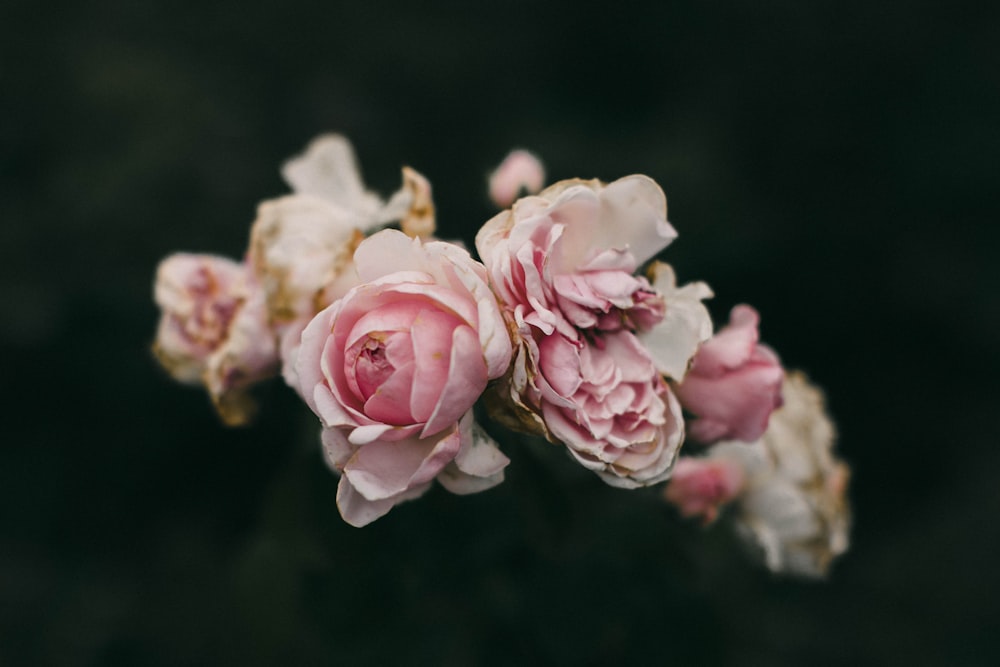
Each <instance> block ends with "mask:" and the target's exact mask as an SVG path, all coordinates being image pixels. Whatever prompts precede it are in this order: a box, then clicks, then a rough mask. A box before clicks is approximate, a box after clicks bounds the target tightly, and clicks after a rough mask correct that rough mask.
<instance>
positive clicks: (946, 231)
mask: <svg viewBox="0 0 1000 667" xmlns="http://www.w3.org/2000/svg"><path fill="white" fill-rule="evenodd" d="M998 7H1000V5H997V4H996V3H987V2H981V3H978V4H963V3H936V2H920V1H915V2H908V3H896V2H891V1H889V0H874V1H865V2H852V1H849V2H837V3H833V2H791V1H765V2H742V1H739V0H720V1H719V2H646V3H631V2H624V1H623V2H617V3H610V2H600V3H592V2H586V1H583V2H574V3H566V4H551V5H550V4H542V3H534V2H491V3H452V6H450V7H447V8H446V7H443V6H428V5H425V4H424V3H415V2H385V3H381V2H361V1H358V2H353V3H343V2H336V1H330V0H326V1H323V2H308V1H292V0H286V1H284V2H272V1H269V0H254V1H252V2H236V1H228V2H225V1H224V2H211V3H204V2H163V1H162V0H136V1H133V2H113V1H110V0H104V1H101V0H96V1H93V2H88V3H76V2H65V1H64V2H60V1H58V0H56V1H52V2H47V3H36V2H27V1H25V0H5V2H3V4H2V5H0V306H2V307H0V348H2V366H0V378H2V379H0V382H2V383H3V385H2V388H3V402H2V406H3V407H2V414H3V420H2V422H0V424H2V426H0V434H2V436H0V438H2V439H0V448H2V449H0V664H3V665H200V664H204V665H232V664H241V665H258V664H259V665H268V664H338V665H354V664H357V665H388V664H420V665H509V664H527V665H534V664H540V665H548V664H551V665H605V664H671V665H804V664H808V665H843V664H850V665H995V664H1000V638H998V637H1000V635H998V634H997V628H998V627H1000V603H998V595H1000V568H998V567H997V563H998V562H1000V521H998V517H1000V483H998V482H997V479H998V476H997V475H998V473H997V471H998V470H1000V447H998V435H1000V429H998V426H997V415H998V407H1000V401H998V398H1000V390H998V382H997V377H998V375H997V373H998V370H1000V368H998V367H1000V364H998V354H997V341H998V340H1000V300H998V297H997V294H998V292H1000V278H998V272H997V270H996V264H997V261H998V259H1000V255H998V250H1000V244H998V233H997V223H998V213H1000V206H998V199H997V191H998V188H997V185H998V182H997V181H998V178H997V176H998V169H997V164H998V155H1000V51H998V48H997V35H998V34H1000V16H998V13H1000V12H998ZM329 130H336V131H340V132H343V133H345V134H347V135H348V136H349V137H351V139H352V140H353V141H354V143H355V145H356V148H357V151H358V153H359V156H360V160H361V163H362V168H363V171H364V174H365V177H366V180H367V182H368V183H369V185H370V186H371V187H373V188H375V189H376V190H379V191H381V192H382V193H383V194H388V193H389V192H391V191H392V190H394V189H395V188H396V187H397V185H398V182H399V172H398V170H399V167H400V166H401V165H403V164H409V165H412V166H414V167H415V168H417V169H419V170H420V171H421V172H423V173H424V174H426V175H427V176H428V177H429V178H430V179H431V181H432V183H433V184H434V187H435V195H436V203H437V206H438V212H439V225H440V229H441V230H442V234H443V235H444V236H447V237H453V238H464V239H465V240H466V241H471V239H472V236H473V235H474V233H475V230H476V229H477V228H478V226H479V225H480V224H481V223H482V222H483V221H485V220H486V219H487V218H488V217H490V216H491V215H492V214H493V210H492V209H491V207H490V205H489V202H488V200H487V198H486V194H485V176H486V174H487V173H488V172H489V170H490V169H491V168H492V167H493V166H495V165H496V164H497V163H498V162H499V161H500V159H501V158H502V157H503V156H504V155H505V153H506V152H507V151H508V150H509V149H511V148H513V147H526V148H530V149H532V150H534V151H536V152H537V153H538V154H539V155H541V156H542V157H543V158H544V160H545V162H546V163H547V166H548V168H549V174H550V176H551V178H552V179H558V178H566V177H572V176H581V177H600V178H604V179H613V178H616V177H618V176H622V175H625V174H628V173H634V172H642V173H646V174H649V175H651V176H653V177H654V178H655V179H656V180H657V181H659V182H660V183H661V184H663V187H664V189H665V190H666V192H667V195H668V198H669V201H670V219H671V221H672V222H673V223H674V225H675V227H676V228H677V229H678V230H679V232H680V238H679V239H678V240H677V241H676V242H675V243H674V244H673V245H672V246H671V247H670V248H668V249H667V251H666V252H665V253H664V255H663V258H664V259H666V260H667V261H669V262H671V263H673V264H674V265H675V267H676V268H677V270H678V273H679V275H680V277H681V279H682V280H693V279H702V280H706V281H707V282H709V283H710V284H711V285H712V286H713V288H714V289H715V292H716V295H717V296H716V298H715V299H714V301H713V302H712V311H713V314H714V315H715V316H716V317H717V318H722V319H724V318H725V315H726V313H727V312H728V310H729V308H730V307H731V306H732V305H734V304H736V303H739V302H749V303H752V304H754V305H755V306H756V307H757V308H758V309H759V310H760V312H761V313H762V317H763V322H762V328H763V337H764V339H765V340H766V341H767V342H769V343H770V344H772V345H773V346H774V347H775V348H776V349H777V350H778V351H779V352H780V353H781V355H782V357H783V359H784V361H785V362H786V364H787V365H788V366H790V367H798V368H803V369H805V370H806V371H807V372H808V373H809V374H810V375H811V376H812V378H813V379H814V380H815V381H816V382H818V383H819V384H821V385H822V386H824V387H825V388H826V390H827V392H828V395H829V404H830V407H831V409H832V411H833V413H834V414H835V416H836V418H837V420H838V423H839V431H840V434H841V441H840V451H841V453H842V455H843V456H844V457H845V458H846V459H848V460H849V461H850V463H851V464H852V465H853V467H854V471H855V475H854V478H853V486H852V489H851V496H852V500H853V503H854V507H855V512H856V521H855V525H854V530H853V549H852V551H851V552H850V553H849V554H848V555H847V556H845V557H844V558H843V559H841V560H840V561H839V562H838V563H837V564H836V566H835V568H834V570H833V573H832V576H831V577H830V579H829V581H827V582H826V583H822V584H816V583H809V582H797V581H788V580H782V579H779V578H775V577H773V576H771V575H769V574H767V573H766V572H764V571H762V570H761V569H759V568H757V567H756V566H754V564H753V563H752V562H751V561H750V560H748V559H747V558H746V557H745V554H744V553H743V552H742V551H741V550H740V549H739V547H738V545H737V543H736V541H735V540H734V539H733V538H732V537H731V536H730V535H728V533H727V531H725V530H722V529H715V530H708V531H706V530H702V529H701V528H700V527H698V526H695V525H691V524H689V523H686V522H683V521H680V520H679V519H678V518H677V517H676V515H675V514H674V513H673V512H672V511H671V510H670V508H668V507H666V506H664V505H663V504H662V503H661V502H660V500H659V498H658V495H657V492H656V491H652V490H651V491H646V492H641V491H640V492H634V493H627V492H623V491H619V490H615V489H611V488H609V487H606V486H605V485H603V483H601V482H600V480H599V479H597V478H596V477H595V476H593V475H591V474H589V473H587V472H586V471H583V470H582V469H579V468H578V467H576V466H574V465H573V464H572V463H571V462H570V461H569V460H568V459H567V458H566V457H565V455H564V454H563V453H562V452H560V451H559V450H557V449H556V448H553V447H542V446H538V444H537V443H530V442H527V441H523V440H520V439H518V438H516V437H511V436H509V435H504V434H502V433H501V434H499V435H501V437H502V439H503V442H504V446H505V448H506V450H507V452H508V454H509V455H510V457H511V459H513V463H512V465H511V466H510V468H509V470H508V479H507V483H506V484H504V485H502V486H501V487H499V488H497V489H494V490H492V491H490V492H488V493H485V494H481V495H479V496H473V497H466V498H456V497H452V496H450V495H449V494H447V493H446V492H444V491H443V490H441V489H435V490H433V491H432V492H431V493H429V494H428V496H426V497H425V498H424V499H422V500H420V501H419V502H414V503H410V504H407V505H404V506H400V507H398V508H396V509H395V510H394V511H393V512H392V513H391V514H389V515H388V516H387V517H385V518H383V519H381V520H380V521H378V522H377V523H375V524H373V525H371V526H369V527H367V528H365V529H362V530H358V529H353V528H350V527H349V526H347V525H346V524H344V523H343V522H342V521H341V520H340V518H339V517H338V515H337V512H336V508H335V506H334V495H335V487H336V480H335V478H334V477H333V476H332V475H331V474H330V473H329V472H328V471H327V470H326V468H325V467H324V465H323V464H322V462H321V458H320V455H319V452H318V447H317V445H316V432H315V431H316V423H315V421H314V419H313V417H312V416H311V414H309V413H308V411H307V410H306V409H305V408H304V406H301V405H300V404H298V402H297V400H296V399H295V398H294V397H293V395H292V393H291V392H290V391H289V390H287V389H286V388H285V387H283V386H281V385H280V383H277V382H276V383H273V384H271V385H268V386H266V387H264V388H263V389H262V390H261V392H260V393H259V396H260V398H261V400H262V401H263V403H264V407H263V410H262V412H261V414H260V417H259V420H258V421H257V423H256V425H254V426H253V427H252V428H249V429H245V430H235V431H234V430H227V429H225V428H223V427H222V426H221V425H220V424H219V423H218V422H217V420H216V419H215V417H214V415H213V414H212V412H211V409H210V407H209V404H208V401H207V399H206V398H205V397H204V396H203V394H202V393H201V392H199V391H197V390H193V389H188V388H183V387H180V386H177V385H175V384H173V383H172V382H171V381H170V380H169V379H168V378H167V377H166V376H165V374H164V373H163V372H161V371H160V370H159V369H158V367H157V366H156V365H155V363H154V361H153V359H152V357H151V354H150V352H149V344H150V343H151V341H152V337H153V332H154V328H155V324H156V319H157V312H156V309H155V307H154V306H153V303H152V300H151V285H152V277H153V272H154V269H155V266H156V263H157V262H158V261H159V259H160V258H161V257H163V256H164V255H166V254H168V253H170V252H173V251H176V250H190V251H199V252H213V253H220V254H227V255H231V256H239V255H240V254H241V253H242V252H243V249H244V247H245V244H246V240H247V234H248V230H249V225H250V223H251V221H252V220H253V217H254V211H255V208H256V205H257V202H258V201H260V200H262V199H265V198H269V197H273V196H276V195H279V194H282V193H284V192H285V191H286V186H285V185H284V184H283V183H282V182H281V180H280V178H279V175H278V165H279V164H280V163H281V161H282V160H283V159H285V158H287V157H288V156H290V155H293V154H295V153H298V152H299V151H300V150H301V149H302V148H303V147H304V146H305V144H306V142H307V141H308V140H309V139H310V138H311V137H313V136H314V135H316V134H318V133H320V132H323V131H329Z"/></svg>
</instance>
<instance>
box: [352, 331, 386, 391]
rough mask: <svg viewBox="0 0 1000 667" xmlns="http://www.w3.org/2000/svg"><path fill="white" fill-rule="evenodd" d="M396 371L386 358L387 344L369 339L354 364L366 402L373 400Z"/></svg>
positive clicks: (359, 387) (359, 386)
mask: <svg viewBox="0 0 1000 667" xmlns="http://www.w3.org/2000/svg"><path fill="white" fill-rule="evenodd" d="M395 370H396V368H395V367H394V366H393V365H392V363H391V362H390V361H389V359H388V358H387V357H386V353H385V343H384V342H383V341H380V340H377V339H376V338H373V337H372V338H369V339H368V340H367V341H366V342H365V344H364V347H363V348H362V349H361V351H360V353H359V354H358V357H357V360H356V361H355V363H354V372H355V377H356V378H357V381H358V389H360V390H361V394H362V396H363V397H364V400H368V399H369V398H371V396H372V394H374V393H375V392H376V391H377V390H378V388H379V387H381V386H382V384H383V383H385V381H386V380H388V379H389V377H390V376H391V375H392V373H393V371H395Z"/></svg>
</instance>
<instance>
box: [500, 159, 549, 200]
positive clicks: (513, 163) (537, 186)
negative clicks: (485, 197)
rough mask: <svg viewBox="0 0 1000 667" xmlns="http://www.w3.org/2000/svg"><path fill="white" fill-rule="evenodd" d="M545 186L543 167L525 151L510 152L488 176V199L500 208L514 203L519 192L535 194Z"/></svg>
mask: <svg viewBox="0 0 1000 667" xmlns="http://www.w3.org/2000/svg"><path fill="white" fill-rule="evenodd" d="M544 185H545V167H543V166H542V163H541V161H540V160H539V159H538V158H537V157H535V156H534V155H533V154H531V153H529V152H528V151H525V150H516V151H511V153H510V155H508V156H507V157H506V158H504V161H503V162H501V163H500V166H499V167H497V169H496V171H494V172H493V173H492V174H491V175H490V199H492V200H493V203H494V204H496V205H497V206H499V207H500V208H507V207H509V206H510V205H511V204H513V203H514V200H515V199H517V197H518V195H519V194H520V193H521V190H522V189H524V190H527V191H528V193H529V194H535V193H536V192H538V191H539V190H541V189H542V186H544Z"/></svg>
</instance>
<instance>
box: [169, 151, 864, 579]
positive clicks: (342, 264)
mask: <svg viewBox="0 0 1000 667" xmlns="http://www.w3.org/2000/svg"><path fill="white" fill-rule="evenodd" d="M282 175H283V176H284V178H285V180H286V181H287V183H288V184H289V186H290V187H291V189H292V191H293V193H292V194H290V195H287V196H283V197H280V198H278V199H274V200H270V201H265V202H263V203H262V204H261V205H260V207H259V209H258V213H257V218H256V220H255V221H254V223H253V225H252V227H251V230H250V240H249V247H248V249H247V252H246V255H245V258H244V259H243V261H241V262H237V261H233V260H230V259H226V258H222V257H214V256H210V255H193V254H177V255H173V256H170V257H168V258H167V259H165V260H164V261H163V262H162V263H161V265H160V267H159V270H158V272H157V279H156V286H155V297H156V301H157V304H158V305H159V306H160V308H161V309H162V313H163V314H162V319H161V322H160V326H159V330H158V332H157V339H156V342H155V344H154V351H155V352H156V355H157V357H158V359H159V360H160V362H161V363H162V364H163V366H164V367H165V368H166V369H167V370H168V372H170V374H171V375H172V376H173V377H174V378H176V379H177V380H179V381H182V382H188V383H195V384H201V385H203V386H204V387H205V389H206V390H207V391H208V393H209V395H210V396H211V398H212V401H213V404H214V405H215V407H216V409H217V410H218V412H219V415H220V416H221V417H222V419H223V420H224V421H225V422H226V423H227V424H231V425H238V424H243V423H245V422H246V421H247V420H248V419H249V417H250V416H251V413H252V409H253V407H254V406H253V402H252V400H251V398H250V388H251V387H252V385H254V384H255V383H257V382H260V381H263V380H265V379H268V378H270V377H272V376H276V375H278V374H279V373H280V375H281V377H282V378H283V379H284V381H285V382H286V383H287V384H288V385H289V386H290V387H291V388H292V389H294V390H295V391H296V392H297V393H298V395H299V396H300V397H301V398H302V400H303V401H304V403H305V404H306V405H307V406H308V407H309V408H310V409H311V410H312V412H313V413H315V415H316V417H318V419H319V422H320V426H321V441H322V446H323V452H324V455H325V458H326V461H327V463H328V464H329V465H330V467H331V468H332V469H333V470H334V471H335V472H336V473H337V474H338V475H339V478H340V481H339V487H338V492H337V504H338V508H339V509H340V513H341V515H342V516H343V518H344V520H346V521H347V522H348V523H350V524H352V525H355V526H363V525H365V524H367V523H370V522H371V521H374V520H375V519H377V518H379V517H381V516H383V515H384V514H386V513H387V512H389V511H390V510H391V509H392V507H394V506H395V505H396V504H398V503H400V502H402V501H405V500H409V499H413V498H416V497H418V496H420V495H422V494H423V493H424V492H426V491H427V490H428V489H429V488H430V487H431V486H432V485H433V483H434V482H435V481H437V482H439V483H440V484H441V486H443V487H444V488H445V489H447V490H448V491H451V492H453V493H457V494H467V493H475V492H478V491H482V490H485V489H488V488H490V487H492V486H495V485H496V484H499V483H500V482H502V481H503V476H504V469H505V468H506V466H507V465H508V464H509V463H510V460H509V459H508V458H507V456H506V455H505V454H504V453H503V452H501V450H500V447H499V445H498V444H497V442H496V441H495V440H494V439H493V438H492V437H491V436H490V435H489V434H487V432H486V431H485V430H484V429H483V428H482V427H481V426H480V425H479V424H477V423H476V421H475V412H474V408H475V406H477V405H480V406H481V407H482V411H483V412H485V413H486V414H488V415H489V416H490V418H491V419H492V420H493V421H494V422H496V423H497V424H498V425H502V426H505V427H507V428H509V429H512V430H515V431H520V432H525V433H530V434H535V435H540V436H543V437H544V438H546V439H547V440H549V441H550V442H552V443H555V444H557V445H560V446H562V447H565V448H566V451H567V452H568V454H569V455H570V457H571V458H572V459H573V460H574V461H576V462H577V463H579V464H580V465H582V466H584V467H585V468H587V469H589V470H592V471H593V472H594V473H596V475H598V476H599V477H600V478H601V479H602V480H604V481H605V482H606V483H608V484H610V485H612V486H615V487H619V488H624V489H634V488H639V487H647V486H651V485H654V484H658V483H661V482H664V481H667V480H670V479H671V477H672V480H671V481H670V483H669V485H668V486H667V487H666V491H665V497H666V499H667V500H668V501H669V502H670V503H673V504H674V505H676V506H677V507H678V508H679V509H680V511H681V513H682V514H684V515H685V516H698V517H701V518H703V519H705V520H707V521H711V520H714V518H715V517H716V515H717V514H718V513H719V508H720V507H721V506H722V505H724V504H726V503H729V502H732V503H734V504H737V505H738V506H739V507H740V513H739V516H738V517H737V525H738V527H739V530H740V531H741V532H742V533H743V534H746V535H747V538H748V540H750V541H752V542H753V543H754V544H757V545H758V546H759V547H760V548H761V549H762V550H763V552H764V553H765V556H766V562H767V564H768V565H769V566H770V567H771V568H772V569H788V570H791V571H796V572H814V571H818V570H822V569H823V568H824V567H825V563H826V562H827V561H828V560H829V557H830V556H832V555H835V554H836V553H839V552H840V551H842V550H843V548H844V547H845V546H846V526H847V518H846V517H847V515H846V509H845V508H846V505H845V502H844V487H845V485H846V479H847V476H846V472H845V471H846V469H845V468H843V466H842V465H841V464H836V463H833V459H832V458H831V457H832V455H831V454H830V447H831V444H832V430H831V429H829V428H827V429H826V431H823V428H822V427H821V426H816V424H818V423H822V424H828V421H827V422H824V421H823V419H824V418H823V417H821V416H817V415H818V414H821V407H819V408H818V409H819V411H820V412H819V413H818V412H817V406H818V405H819V403H817V400H818V399H816V398H815V396H816V394H815V392H813V393H812V394H810V393H809V391H812V390H809V389H803V387H805V386H806V385H804V384H803V382H804V381H803V380H801V378H799V376H797V375H789V374H787V373H786V371H785V370H784V369H783V368H782V366H781V363H780V361H779V358H778V356H777V355H776V354H775V353H774V352H773V351H772V350H771V349H770V348H768V347H767V346H765V345H763V344H761V343H760V342H759V319H760V318H759V316H758V314H757V312H756V311H755V310H754V309H753V308H751V307H750V306H746V305H741V306H737V307H735V308H734V309H733V310H732V313H731V314H730V320H729V324H728V325H727V326H725V327H723V328H721V329H720V330H718V331H714V329H713V325H712V320H711V317H710V315H709V312H708V310H707V308H706V306H705V304H704V301H705V300H706V299H708V298H710V297H712V296H713V295H712V291H711V290H710V289H709V287H708V286H707V285H706V284H705V283H703V282H691V283H687V284H683V285H679V284H678V282H677V279H676V275H675V273H674V271H673V269H672V268H671V267H670V266H669V265H668V264H666V263H664V262H661V261H658V260H657V259H656V257H657V256H658V255H659V254H660V253H661V251H663V250H664V249H665V248H666V247H667V246H668V245H669V244H670V243H671V242H672V241H673V240H674V239H675V238H677V231H676V230H675V229H674V227H673V226H672V225H671V224H670V223H669V222H668V221H667V200H666V197H665V195H664V193H663V190H662V189H661V188H660V186H659V185H658V184H657V183H656V182H655V181H653V180H652V179H651V178H649V177H647V176H642V175H632V176H625V177H624V178H620V179H618V180H615V181H613V182H610V183H603V182H600V181H597V180H589V181H588V180H580V179H569V180H563V181H558V182H556V183H553V184H552V185H549V186H548V187H544V182H545V173H544V170H543V168H542V165H541V163H540V162H539V160H538V159H537V158H536V157H535V156H534V155H532V154H531V153H528V152H527V151H515V152H513V153H511V155H510V156H508V158H507V159H506V160H504V162H503V163H502V164H501V165H500V167H498V168H497V170H496V171H495V172H494V173H493V174H492V175H491V176H490V179H489V193H490V197H491V199H492V200H493V201H494V203H496V204H497V206H499V207H500V208H502V209H504V210H502V211H501V212H500V213H498V214H497V215H496V216H494V217H493V218H492V219H490V220H489V221H487V222H486V223H485V224H483V225H482V227H481V228H480V230H479V232H478V234H477V235H476V238H475V250H476V252H477V253H478V257H479V260H477V259H475V258H474V257H473V256H472V255H471V254H470V252H469V251H468V250H467V249H466V248H465V247H464V246H463V245H462V244H461V243H460V242H446V241H443V240H440V239H437V238H436V237H435V236H434V232H435V229H436V227H435V209H434V204H433V200H432V196H431V188H430V184H429V182H428V181H427V179H425V178H424V177H423V176H422V175H420V174H419V173H417V172H416V171H414V170H412V169H410V168H408V167H404V168H403V183H402V186H401V187H400V189H399V190H398V191H397V192H396V193H395V194H393V195H392V196H391V197H390V198H389V199H388V200H385V201H384V200H382V199H381V198H380V197H379V196H378V195H376V194H375V193H372V192H370V191H368V190H367V189H366V188H365V186H364V184H363V182H362V180H361V177H360V174H359V171H358V168H357V164H356V160H355V157H354V153H353V150H352V149H351V146H350V144H349V143H348V142H347V140H346V139H344V138H343V137H341V136H338V135H326V136H322V137H319V138H318V139H316V140H315V141H313V142H312V143H311V144H310V145H309V146H308V147H307V149H306V151H305V152H304V153H303V154H302V155H301V156H298V157H296V158H293V159H291V160H289V161H288V162H287V163H286V164H285V165H284V166H283V168H282ZM521 195H523V196H521ZM782 405H784V407H782ZM779 408H780V409H779ZM776 410H777V411H776ZM772 413H773V414H772ZM686 437H687V438H688V439H689V440H690V441H691V442H693V443H694V445H693V446H692V447H693V448H694V449H695V452H694V453H695V454H696V455H697V456H684V457H682V458H680V460H678V459H679V454H680V452H681V448H682V445H684V442H685V438H686ZM699 447H700V448H701V449H700V450H698V449H697V448H699ZM796 448H799V449H802V448H805V450H807V451H808V452H809V454H808V455H806V454H802V453H795V452H797V451H798V450H797V449H796ZM687 451H688V450H687V448H686V449H685V452H687ZM810 457H812V458H810ZM786 459H787V461H786ZM806 459H808V460H809V461H810V462H811V465H812V467H811V468H810V467H809V466H807V465H806V464H805V463H803V461H805V460H806ZM796 466H798V467H796ZM806 468H808V470H806ZM793 469H794V470H793ZM817 480H818V481H817ZM824 494H825V495H824ZM820 496H822V498H820ZM782 511H785V512H791V513H794V514H795V517H794V519H788V518H787V517H785V515H781V516H778V515H779V514H780V513H781V512H782ZM793 524H794V525H793ZM820 545H823V546H820ZM824 548H825V551H824ZM821 552H822V553H821ZM824 554H825V555H824ZM810 559H811V560H810ZM810 565H811V566H812V568H811V569H810Z"/></svg>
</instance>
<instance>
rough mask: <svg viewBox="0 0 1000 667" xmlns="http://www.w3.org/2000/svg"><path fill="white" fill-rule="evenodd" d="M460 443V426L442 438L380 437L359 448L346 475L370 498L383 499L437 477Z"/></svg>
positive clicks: (356, 487)
mask: <svg viewBox="0 0 1000 667" xmlns="http://www.w3.org/2000/svg"><path fill="white" fill-rule="evenodd" d="M460 447H461V438H460V436H459V433H458V429H453V430H452V431H451V432H449V433H446V434H445V435H443V436H442V437H439V438H425V439H423V440H419V439H416V438H410V439H407V440H400V441H398V442H386V441H384V440H376V441H374V442H369V443H368V444H366V445H365V446H364V447H361V448H359V449H358V451H357V452H356V453H355V454H354V456H353V457H351V459H350V460H349V461H348V462H347V464H346V465H344V476H345V477H347V478H348V479H349V480H350V481H351V484H352V485H353V486H354V488H355V489H356V490H357V491H358V493H360V494H361V495H363V496H364V497H365V498H367V499H368V500H382V499H385V498H389V497H391V496H394V495H396V494H398V493H402V492H403V491H406V490H408V489H411V488H413V487H415V486H419V485H421V484H425V483H426V482H429V481H430V480H432V479H434V477H435V476H437V474H438V473H439V472H441V469H442V468H443V467H444V466H445V465H447V464H448V463H449V462H450V461H452V460H453V459H454V458H455V455H456V454H457V453H458V450H459V448H460Z"/></svg>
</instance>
